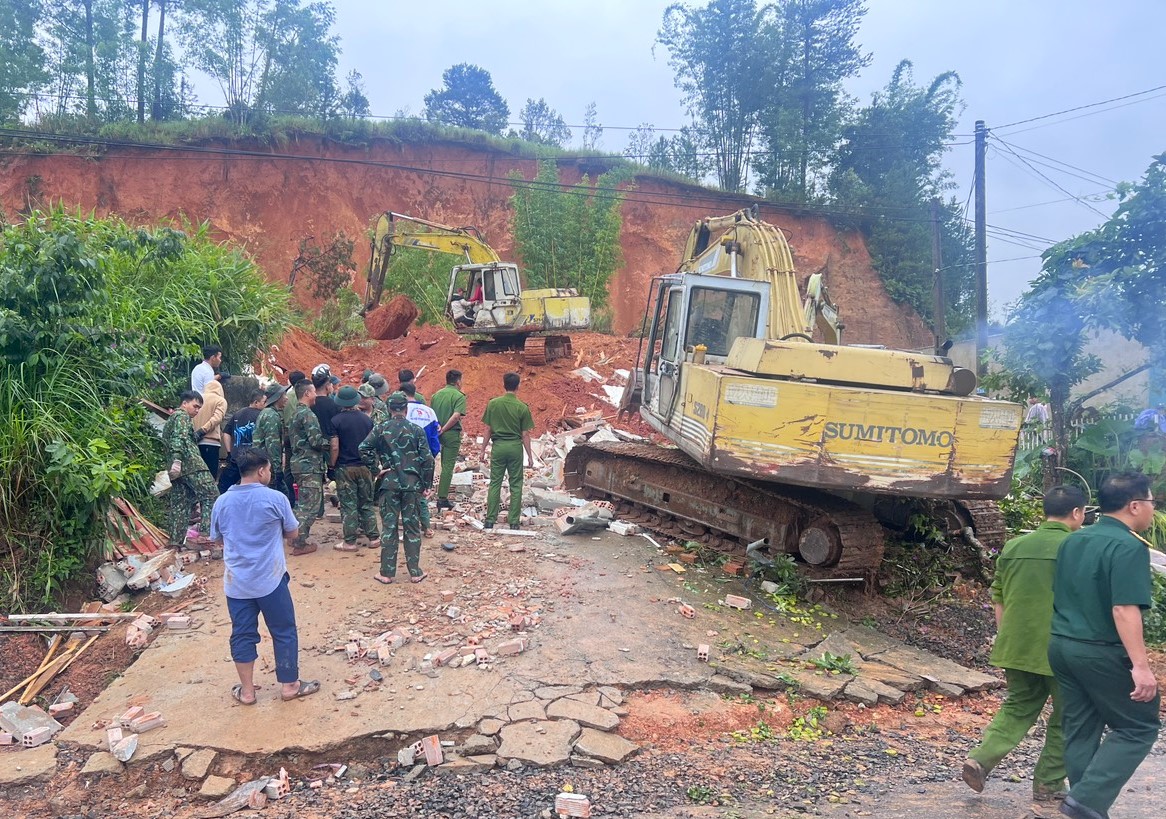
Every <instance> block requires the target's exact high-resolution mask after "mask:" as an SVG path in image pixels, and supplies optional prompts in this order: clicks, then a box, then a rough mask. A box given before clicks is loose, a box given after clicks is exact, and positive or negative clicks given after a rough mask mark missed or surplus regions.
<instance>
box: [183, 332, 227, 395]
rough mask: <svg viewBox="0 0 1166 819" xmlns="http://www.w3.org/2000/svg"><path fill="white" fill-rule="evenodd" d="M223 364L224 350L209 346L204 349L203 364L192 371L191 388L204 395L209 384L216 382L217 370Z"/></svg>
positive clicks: (212, 345)
mask: <svg viewBox="0 0 1166 819" xmlns="http://www.w3.org/2000/svg"><path fill="white" fill-rule="evenodd" d="M222 364H223V348H222V347H217V346H215V345H214V344H208V345H207V346H206V347H203V348H202V363H201V364H199V365H198V366H196V367H195V368H194V369H193V370H191V371H190V388H191V389H192V390H194V391H195V392H197V393H198V394H199V395H202V394H203V392H204V391H205V390H206V385H207V382H209V381H214V380H215V370H217V369H218V368H219V367H221V366H222Z"/></svg>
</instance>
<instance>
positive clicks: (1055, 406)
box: [1041, 377, 1069, 491]
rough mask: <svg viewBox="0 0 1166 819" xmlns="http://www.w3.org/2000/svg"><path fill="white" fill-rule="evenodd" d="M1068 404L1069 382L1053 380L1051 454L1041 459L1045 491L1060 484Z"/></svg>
mask: <svg viewBox="0 0 1166 819" xmlns="http://www.w3.org/2000/svg"><path fill="white" fill-rule="evenodd" d="M1068 403H1069V381H1068V379H1066V378H1063V377H1057V378H1054V379H1053V381H1052V383H1051V384H1050V385H1049V415H1050V419H1051V421H1052V426H1053V446H1052V449H1053V451H1052V452H1046V454H1045V455H1042V457H1041V463H1042V464H1043V466H1044V469H1043V472H1044V474H1043V479H1044V480H1043V481H1042V483H1043V484H1044V488H1045V490H1046V491H1047V490H1048V489H1051V488H1052V487H1054V486H1056V485H1057V484H1059V483H1060V482H1061V477H1060V475H1059V473H1058V470H1057V467H1059V466H1061V465H1062V464H1063V463H1064V460H1065V453H1066V452H1068V451H1069V428H1068V425H1067V424H1066V423H1065V420H1066V419H1065V410H1066V408H1067V407H1066V405H1067V404H1068Z"/></svg>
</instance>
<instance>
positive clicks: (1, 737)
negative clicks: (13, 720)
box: [0, 731, 16, 745]
mask: <svg viewBox="0 0 1166 819" xmlns="http://www.w3.org/2000/svg"><path fill="white" fill-rule="evenodd" d="M15 742H16V738H15V737H13V736H12V734H10V733H8V732H7V731H0V745H12V744H14V743H15Z"/></svg>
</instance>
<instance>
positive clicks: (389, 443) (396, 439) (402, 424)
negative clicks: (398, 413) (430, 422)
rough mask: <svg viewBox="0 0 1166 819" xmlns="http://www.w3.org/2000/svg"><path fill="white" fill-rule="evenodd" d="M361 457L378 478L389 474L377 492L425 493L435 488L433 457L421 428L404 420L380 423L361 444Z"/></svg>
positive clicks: (381, 479) (380, 482)
mask: <svg viewBox="0 0 1166 819" xmlns="http://www.w3.org/2000/svg"><path fill="white" fill-rule="evenodd" d="M360 457H361V460H362V461H363V462H364V465H365V466H367V467H368V468H369V470H370V471H371V472H372V474H373V477H374V478H375V477H376V475H378V474H379V473H380V472H381V471H382V470H388V472H387V474H385V475H384V476H383V477H382V478H380V480H378V481H377V488H378V489H384V490H388V491H393V492H422V491H425V490H427V489H429V488H430V487H431V486H432V485H433V453H432V452H430V451H429V441H428V440H427V439H426V437H425V433H424V432H422V431H421V427H419V426H417V425H416V424H414V423H412V422H411V421H408V420H406V419H404V418H393V417H391V416H390V417H389V418H388V419H386V420H384V421H381V422H380V423H378V424H377V425H376V426H375V427H373V430H372V432H370V433H369V434H368V437H367V438H365V439H364V440H363V441H361V443H360Z"/></svg>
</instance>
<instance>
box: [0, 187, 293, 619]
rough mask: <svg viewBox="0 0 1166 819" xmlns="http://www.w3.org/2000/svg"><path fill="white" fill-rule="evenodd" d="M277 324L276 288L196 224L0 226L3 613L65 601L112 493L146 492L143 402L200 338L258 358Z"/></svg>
mask: <svg viewBox="0 0 1166 819" xmlns="http://www.w3.org/2000/svg"><path fill="white" fill-rule="evenodd" d="M286 318H287V306H286V294H285V293H284V292H283V290H282V289H280V288H276V287H273V286H272V285H270V284H267V283H266V282H265V281H264V280H263V277H262V275H261V274H260V273H259V272H258V270H257V269H256V268H255V266H254V265H253V264H252V263H251V262H250V261H248V260H247V259H246V258H245V257H244V256H242V255H241V254H239V253H238V252H236V251H232V250H230V249H228V248H226V247H223V246H220V245H216V244H214V243H212V242H211V241H210V240H209V239H208V238H207V236H206V229H205V227H204V228H199V229H197V230H196V231H195V232H194V234H193V235H192V236H188V235H187V234H185V233H183V232H180V231H177V230H173V229H171V228H157V229H152V230H148V229H139V228H134V227H131V226H129V225H126V224H125V223H124V222H121V221H120V220H117V219H94V218H86V217H84V216H82V215H80V214H69V213H66V212H64V211H63V210H60V209H58V210H54V211H50V212H40V211H34V212H33V213H32V214H31V215H29V216H28V217H27V218H26V219H25V221H23V222H21V223H19V224H13V225H9V226H7V227H4V228H3V230H2V231H0V469H3V474H4V477H5V480H4V481H3V482H0V558H2V560H0V563H2V566H3V568H0V583H2V584H3V590H2V591H0V599H2V600H3V603H0V605H4V606H5V607H9V608H17V609H22V608H27V607H30V606H34V605H37V604H41V603H49V602H51V601H52V600H53V599H54V598H57V597H59V595H60V593H61V591H62V589H63V584H64V583H65V582H66V581H67V580H68V579H70V578H72V577H75V576H77V575H78V574H79V573H80V572H81V571H82V570H83V569H85V568H86V567H88V566H89V565H91V563H92V562H93V560H94V559H95V558H96V556H97V555H98V550H99V547H100V545H101V544H102V543H103V541H104V531H105V530H104V521H103V518H104V514H105V511H106V507H107V504H108V502H109V499H110V498H111V497H113V496H116V495H124V496H127V497H129V498H130V499H131V500H133V499H136V498H139V497H142V496H144V495H145V493H146V488H147V486H148V483H149V477H150V476H152V474H153V472H154V470H155V469H157V466H158V461H159V443H158V440H157V436H156V435H155V434H154V433H153V432H152V431H151V429H150V428H149V427H148V425H147V424H146V419H145V412H144V410H143V408H142V406H141V405H140V404H139V403H138V401H137V399H138V398H139V397H143V396H146V395H151V396H152V397H156V398H162V399H163V400H164V401H166V402H167V403H173V399H174V397H175V394H176V393H177V392H178V391H179V390H180V389H185V388H187V387H188V384H189V380H188V379H189V374H190V365H191V364H192V363H193V362H194V361H195V360H197V359H198V358H201V356H200V354H199V348H200V346H201V345H203V344H206V343H209V342H214V343H218V344H219V345H221V346H222V347H223V350H224V360H225V361H228V362H231V363H232V365H233V366H236V367H238V366H240V365H243V364H250V363H252V362H253V361H254V360H255V354H256V352H257V350H258V349H259V348H260V347H262V346H264V345H266V344H267V343H269V342H270V341H272V340H274V337H273V336H274V333H276V332H278V331H279V329H280V328H282V326H283V324H284V322H285V321H286Z"/></svg>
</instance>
